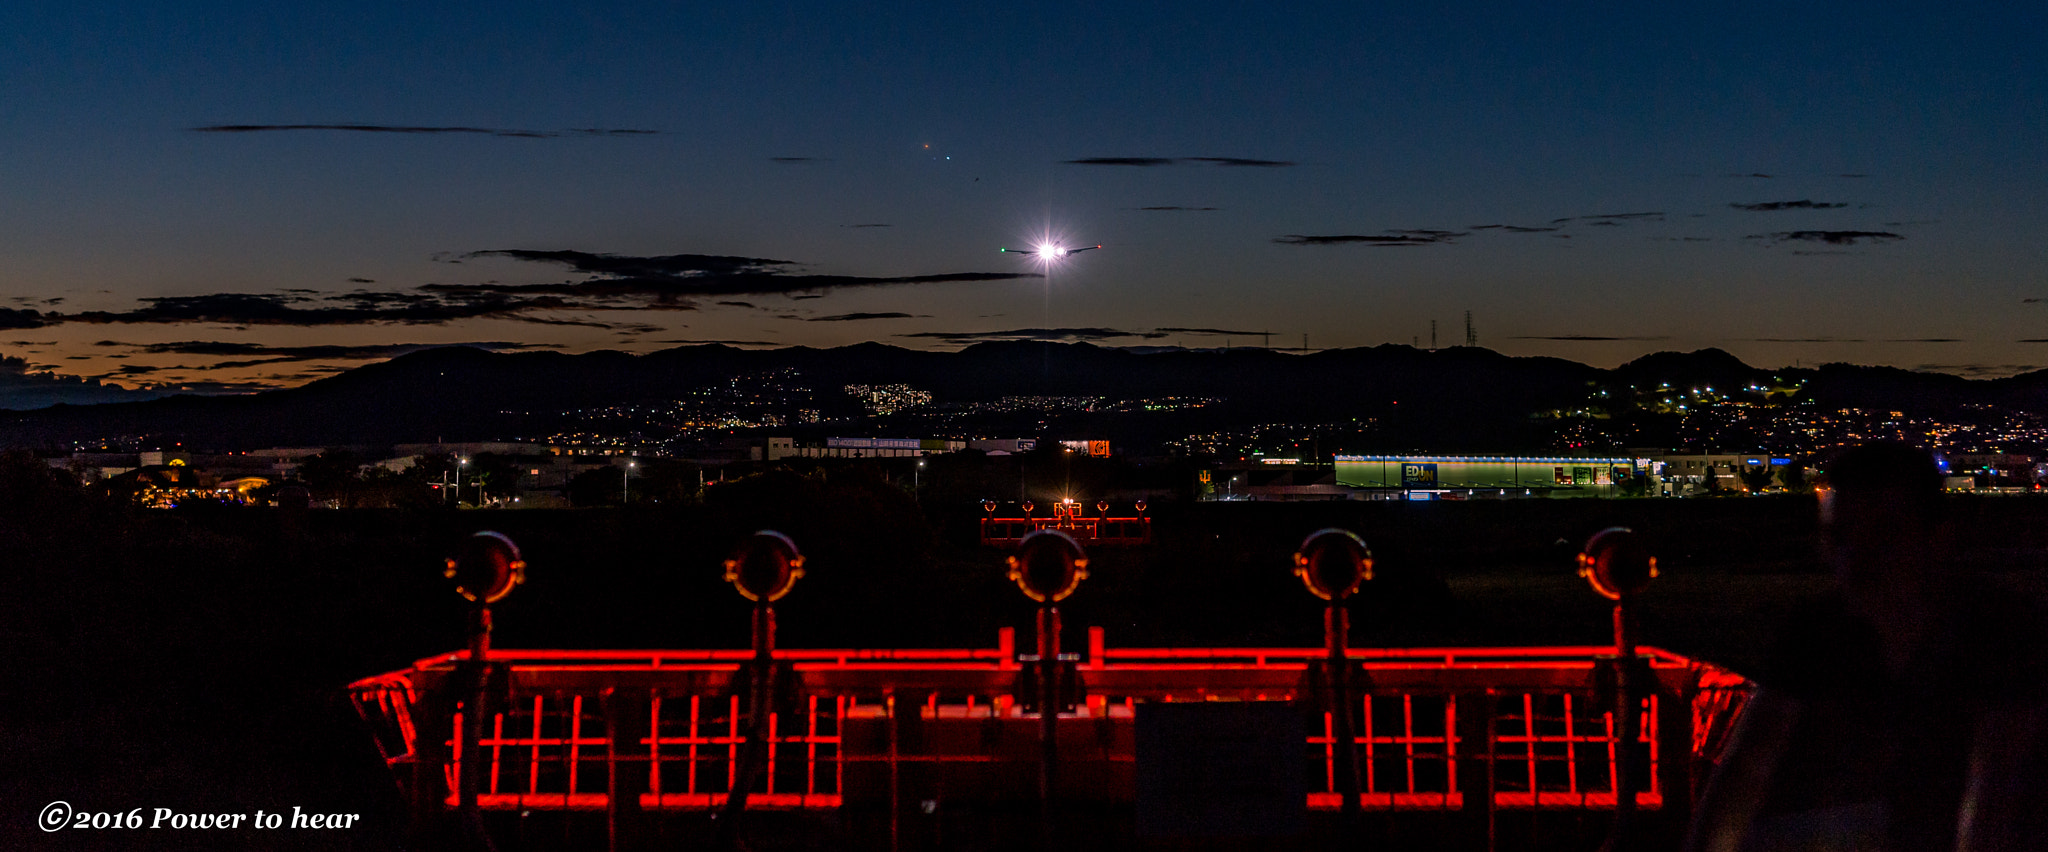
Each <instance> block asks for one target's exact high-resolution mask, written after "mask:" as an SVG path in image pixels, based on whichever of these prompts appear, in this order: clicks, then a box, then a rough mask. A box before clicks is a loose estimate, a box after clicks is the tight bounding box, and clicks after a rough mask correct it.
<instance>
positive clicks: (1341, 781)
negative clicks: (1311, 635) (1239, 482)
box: [1294, 528, 1372, 830]
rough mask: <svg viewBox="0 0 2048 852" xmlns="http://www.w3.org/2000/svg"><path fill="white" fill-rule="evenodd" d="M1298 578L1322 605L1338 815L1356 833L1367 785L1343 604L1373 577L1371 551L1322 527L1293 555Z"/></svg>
mask: <svg viewBox="0 0 2048 852" xmlns="http://www.w3.org/2000/svg"><path fill="white" fill-rule="evenodd" d="M1294 575H1295V576H1297V577H1300V578H1301V582H1302V584H1303V585H1305V586H1307V587H1308V590H1309V593H1310V594H1313V595H1315V596H1316V597H1319V598H1322V599H1323V600H1324V601H1325V602H1326V604H1327V605H1326V606H1324V607H1323V647H1324V650H1325V651H1326V652H1327V654H1326V656H1325V658H1324V661H1323V666H1324V683H1325V684H1327V687H1326V688H1325V690H1324V695H1325V696H1326V698H1325V701H1324V708H1323V709H1324V712H1326V713H1328V714H1329V715H1330V736H1331V738H1332V739H1334V740H1336V743H1334V745H1336V749H1335V750H1334V752H1333V754H1334V755H1335V757H1336V760H1337V766H1336V767H1335V768H1336V775H1337V795H1338V796H1339V797H1341V800H1340V802H1339V804H1338V808H1339V812H1340V813H1342V814H1343V815H1344V821H1345V823H1346V826H1345V828H1346V830H1355V829H1356V827H1357V826H1356V822H1357V820H1358V818H1359V814H1360V813H1361V810H1360V808H1361V803H1360V801H1359V800H1360V798H1361V796H1362V795H1363V793H1364V783H1363V779H1362V776H1361V775H1360V774H1359V766H1358V738H1357V736H1356V734H1355V733H1354V732H1353V729H1352V725H1351V711H1352V704H1353V702H1352V700H1351V615H1350V612H1349V611H1347V610H1346V609H1345V608H1344V601H1345V600H1346V599H1347V598H1350V597H1351V596H1352V595H1353V594H1355V593H1356V592H1357V591H1358V587H1359V586H1362V585H1364V584H1365V581H1367V580H1370V579H1372V552H1371V551H1369V550H1367V549H1366V547H1365V542H1364V541H1362V540H1360V539H1359V537H1358V536H1356V535H1353V534H1352V533H1351V532H1350V531H1349V530H1341V529H1334V528H1332V529H1323V530H1317V531H1315V532H1313V533H1310V534H1309V537H1308V538H1306V539H1303V540H1302V542H1301V549H1300V550H1297V551H1295V553H1294Z"/></svg>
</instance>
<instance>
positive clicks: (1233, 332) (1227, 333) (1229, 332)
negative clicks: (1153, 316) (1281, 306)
mask: <svg viewBox="0 0 2048 852" xmlns="http://www.w3.org/2000/svg"><path fill="white" fill-rule="evenodd" d="M1159 332H1160V333H1161V334H1208V335H1215V336H1218V337H1251V336H1254V335H1260V334H1265V333H1266V332H1263V331H1243V330H1239V329H1230V328H1162V329H1159Z"/></svg>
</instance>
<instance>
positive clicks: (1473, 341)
mask: <svg viewBox="0 0 2048 852" xmlns="http://www.w3.org/2000/svg"><path fill="white" fill-rule="evenodd" d="M1465 345H1466V346H1478V345H1479V333H1478V332H1475V331H1473V330H1472V312H1471V311H1466V312H1465Z"/></svg>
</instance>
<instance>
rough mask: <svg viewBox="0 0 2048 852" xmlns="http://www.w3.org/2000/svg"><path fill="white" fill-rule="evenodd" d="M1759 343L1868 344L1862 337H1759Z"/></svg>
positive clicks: (1756, 339) (1757, 340)
mask: <svg viewBox="0 0 2048 852" xmlns="http://www.w3.org/2000/svg"><path fill="white" fill-rule="evenodd" d="M1754 340H1755V342H1757V343H1867V342H1869V341H1866V340H1864V339H1863V338H1861V337H1758V338H1754Z"/></svg>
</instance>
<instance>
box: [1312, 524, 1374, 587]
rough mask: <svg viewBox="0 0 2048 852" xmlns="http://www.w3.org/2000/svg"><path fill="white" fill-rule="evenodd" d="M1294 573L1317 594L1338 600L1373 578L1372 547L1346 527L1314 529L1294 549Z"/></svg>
mask: <svg viewBox="0 0 2048 852" xmlns="http://www.w3.org/2000/svg"><path fill="white" fill-rule="evenodd" d="M1294 576H1297V577H1300V578H1301V582H1302V585H1305V586H1307V587H1308V590H1309V592H1310V593H1312V594H1314V595H1315V596H1316V597H1319V598H1322V599H1323V600H1326V601H1340V600H1343V599H1345V598H1348V597H1350V596H1351V595H1352V593H1354V592H1357V591H1358V587H1359V586H1360V585H1362V584H1363V583H1364V582H1365V581H1367V580H1370V579H1372V551H1370V550H1367V549H1365V542H1364V541H1362V540H1360V539H1359V538H1358V536H1356V535H1352V534H1351V532H1350V531H1349V530H1340V529H1336V528H1331V529H1323V530H1317V531H1315V532H1313V533H1310V534H1309V537H1308V538H1306V539H1303V540H1302V542H1301V549H1300V550H1298V551H1296V552H1295V554H1294Z"/></svg>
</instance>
